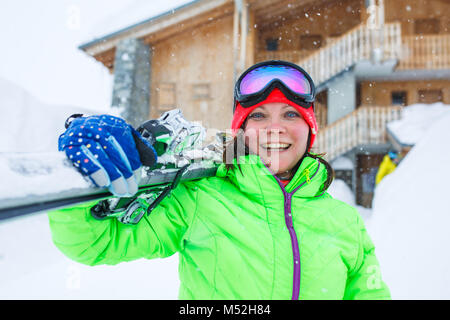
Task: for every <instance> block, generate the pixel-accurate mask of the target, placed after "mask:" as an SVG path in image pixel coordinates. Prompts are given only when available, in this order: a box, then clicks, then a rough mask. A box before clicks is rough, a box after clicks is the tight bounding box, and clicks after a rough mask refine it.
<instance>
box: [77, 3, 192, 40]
mask: <svg viewBox="0 0 450 320" xmlns="http://www.w3.org/2000/svg"><path fill="white" fill-rule="evenodd" d="M197 1H198V0H194V1H193V0H167V1H148V0H135V1H133V2H132V3H131V4H130V5H128V6H127V7H125V8H124V9H121V10H120V11H119V12H117V13H115V14H113V15H111V16H109V17H107V18H105V19H103V20H102V21H100V22H99V23H97V24H95V25H94V27H93V30H92V31H91V32H90V34H91V35H92V34H94V35H96V37H95V38H96V39H99V38H105V37H109V36H111V35H113V34H116V33H118V32H121V31H124V30H126V29H130V28H133V27H134V26H137V25H140V24H142V23H144V22H147V21H148V20H150V19H155V18H158V17H161V16H164V15H168V14H171V13H174V12H175V11H176V10H178V9H180V8H182V7H185V6H188V5H190V4H192V3H194V2H197ZM96 39H92V38H91V39H87V41H85V42H84V43H87V42H90V41H91V40H92V41H95V40H96ZM84 45H85V44H84ZM82 46H83V45H82Z"/></svg>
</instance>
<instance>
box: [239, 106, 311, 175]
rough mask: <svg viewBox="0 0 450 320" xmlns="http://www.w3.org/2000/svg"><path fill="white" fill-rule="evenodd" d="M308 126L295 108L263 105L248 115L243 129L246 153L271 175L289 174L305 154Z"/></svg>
mask: <svg viewBox="0 0 450 320" xmlns="http://www.w3.org/2000/svg"><path fill="white" fill-rule="evenodd" d="M308 134H309V126H308V124H307V123H306V121H305V120H304V119H303V117H302V116H301V115H300V113H299V112H298V111H297V109H295V107H293V106H290V105H287V104H285V103H278V102H274V103H267V104H264V105H261V106H259V107H258V108H256V109H255V110H253V111H252V113H250V114H249V116H248V118H247V122H246V124H245V128H244V136H245V143H246V145H247V147H248V148H249V150H250V151H251V152H252V153H254V154H257V155H259V156H260V157H261V159H262V160H263V161H264V162H265V163H266V165H268V167H269V169H270V170H271V171H272V172H273V173H274V174H280V173H285V172H288V171H290V170H292V169H293V168H294V167H295V165H296V164H297V163H298V161H300V159H301V158H302V157H303V155H304V154H305V152H306V148H307V142H308Z"/></svg>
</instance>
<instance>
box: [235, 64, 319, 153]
mask: <svg viewBox="0 0 450 320" xmlns="http://www.w3.org/2000/svg"><path fill="white" fill-rule="evenodd" d="M314 100H315V86H314V82H313V81H312V79H311V77H310V76H309V75H308V73H307V72H306V71H304V70H303V69H302V68H300V67H299V66H297V65H295V64H292V63H290V62H286V61H279V60H271V61H266V62H262V63H258V64H256V65H254V66H252V67H250V68H249V69H247V70H246V71H245V72H244V73H243V74H242V75H241V76H240V77H239V79H238V81H237V82H236V85H235V91H234V112H233V120H232V123H231V129H232V132H233V135H236V133H237V131H238V130H239V129H240V128H241V127H242V125H243V123H244V121H245V119H246V118H247V116H248V115H249V114H250V113H251V112H252V111H253V110H254V109H256V108H258V107H259V106H261V105H263V104H266V103H272V102H281V103H286V104H288V105H290V106H292V107H294V108H295V109H297V111H298V112H299V113H300V114H301V115H302V117H303V119H304V120H305V121H306V123H307V124H308V126H309V128H310V137H309V146H308V148H307V151H309V150H310V149H311V147H312V146H313V144H314V140H315V138H316V135H317V130H318V127H317V121H316V117H315V114H314Z"/></svg>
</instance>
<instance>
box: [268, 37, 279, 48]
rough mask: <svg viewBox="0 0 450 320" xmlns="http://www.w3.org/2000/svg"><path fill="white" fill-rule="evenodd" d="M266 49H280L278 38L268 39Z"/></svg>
mask: <svg viewBox="0 0 450 320" xmlns="http://www.w3.org/2000/svg"><path fill="white" fill-rule="evenodd" d="M266 50H267V51H277V50H278V39H266Z"/></svg>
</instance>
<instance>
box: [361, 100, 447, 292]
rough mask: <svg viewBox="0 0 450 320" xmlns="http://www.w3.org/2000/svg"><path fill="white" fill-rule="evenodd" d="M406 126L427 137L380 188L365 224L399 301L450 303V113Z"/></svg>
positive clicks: (420, 141)
mask: <svg viewBox="0 0 450 320" xmlns="http://www.w3.org/2000/svg"><path fill="white" fill-rule="evenodd" d="M426 108H427V110H426V111H428V110H432V108H441V106H439V105H438V104H435V105H431V106H426ZM428 108H431V109H428ZM414 109H418V110H421V111H420V113H422V114H424V112H425V110H424V109H425V106H417V107H415V108H414ZM414 109H411V111H414ZM422 111H424V112H422ZM408 118H409V117H407V118H406V119H408ZM438 118H441V119H440V120H438ZM416 119H417V118H416ZM416 119H413V120H416ZM417 120H418V119H417ZM403 127H404V128H413V127H415V128H419V129H423V130H422V133H421V134H420V135H421V136H422V137H421V139H420V140H419V141H418V143H417V144H416V145H415V147H414V148H413V149H412V150H411V151H410V152H409V154H408V155H407V156H406V157H405V159H404V160H403V161H402V162H401V163H400V165H399V166H398V168H397V169H396V171H394V172H393V173H392V174H390V175H389V176H387V177H386V178H384V179H383V180H382V182H381V183H380V184H379V186H378V187H377V189H376V190H375V197H374V201H373V213H372V216H371V217H370V219H368V220H367V221H366V226H367V228H368V231H369V233H370V235H371V236H372V239H373V241H374V243H375V245H376V253H377V256H378V258H379V260H380V263H381V271H382V274H383V277H384V279H385V281H386V282H387V284H388V285H389V287H390V288H391V291H392V297H393V298H394V299H449V298H450V251H449V245H450V232H449V231H448V230H449V226H450V196H449V191H448V190H449V188H448V184H449V182H450V170H449V169H448V165H449V164H450V143H449V141H450V130H449V128H450V114H448V113H447V114H446V115H445V116H444V113H442V114H441V116H440V117H437V118H434V119H433V120H431V119H430V118H422V121H421V122H420V121H417V122H416V121H412V124H409V123H407V122H406V121H404V126H403ZM427 128H428V131H426V132H423V131H425V129H427ZM405 131H407V130H405ZM414 139H415V138H414Z"/></svg>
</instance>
